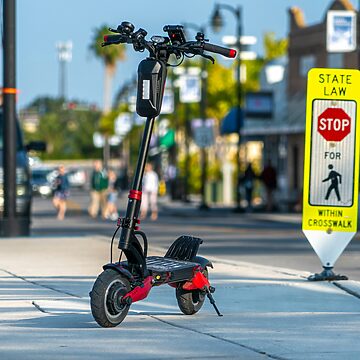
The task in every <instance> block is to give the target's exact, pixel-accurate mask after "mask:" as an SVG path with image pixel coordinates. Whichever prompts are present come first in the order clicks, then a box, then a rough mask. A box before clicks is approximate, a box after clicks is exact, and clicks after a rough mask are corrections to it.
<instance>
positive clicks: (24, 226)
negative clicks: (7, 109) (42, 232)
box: [0, 107, 46, 237]
mask: <svg viewBox="0 0 360 360" xmlns="http://www.w3.org/2000/svg"><path fill="white" fill-rule="evenodd" d="M3 129H4V114H3V110H2V108H1V107H0V237H1V236H3V231H4V226H3V224H2V223H4V222H5V221H6V219H4V169H3V146H4V133H3ZM16 131H17V136H16V216H17V220H18V227H17V233H18V235H19V236H22V235H29V230H30V209H31V186H30V171H29V159H28V155H27V151H28V150H40V151H43V150H45V146H46V145H45V143H43V142H33V143H30V144H28V145H27V146H25V145H24V143H23V139H22V133H21V130H20V126H19V123H18V121H16Z"/></svg>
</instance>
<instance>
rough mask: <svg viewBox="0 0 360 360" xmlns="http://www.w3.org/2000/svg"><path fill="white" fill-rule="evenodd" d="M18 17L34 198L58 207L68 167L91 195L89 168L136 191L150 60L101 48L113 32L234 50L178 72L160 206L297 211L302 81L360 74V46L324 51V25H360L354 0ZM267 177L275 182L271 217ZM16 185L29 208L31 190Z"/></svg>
mask: <svg viewBox="0 0 360 360" xmlns="http://www.w3.org/2000/svg"><path fill="white" fill-rule="evenodd" d="M16 5H17V6H16V8H17V13H16V28H17V30H16V52H17V55H16V71H17V88H18V93H17V96H16V98H17V102H16V109H17V113H18V118H19V123H20V127H21V129H22V133H23V138H24V144H28V143H30V142H33V141H39V140H40V141H44V142H45V143H46V151H42V152H40V151H36V150H35V151H34V150H32V151H30V152H29V153H28V154H29V161H30V167H31V169H32V175H31V187H32V192H33V194H34V195H41V196H43V197H50V196H51V195H52V191H53V189H52V186H53V185H52V183H53V179H54V177H55V176H56V169H57V167H58V166H59V165H60V164H64V165H65V167H66V170H67V173H68V176H69V181H70V186H71V187H72V188H76V189H80V190H84V191H88V190H89V188H90V184H89V181H90V176H91V169H92V164H93V160H94V159H102V160H103V161H104V165H105V167H111V168H113V169H114V170H115V171H116V174H117V177H118V179H119V181H118V183H117V184H118V185H117V186H119V190H120V191H122V190H124V191H125V190H126V189H127V188H128V186H129V181H130V180H131V175H132V173H133V171H134V167H135V164H136V157H137V154H138V149H139V144H140V138H141V134H142V129H143V125H144V119H143V118H140V117H139V116H137V115H136V112H135V100H136V70H137V66H138V63H139V61H141V59H143V58H144V56H145V55H144V54H139V53H135V52H134V51H133V50H132V49H131V48H130V47H126V46H117V47H116V46H114V47H112V48H111V51H108V50H109V49H108V48H101V47H100V44H101V41H102V37H103V35H104V34H106V33H108V31H107V28H108V27H114V28H116V27H117V25H118V24H120V23H121V22H122V21H124V20H126V21H130V22H132V23H134V24H135V27H136V28H138V27H142V28H144V29H146V30H147V31H148V33H149V36H151V35H154V34H159V35H161V34H163V31H162V28H163V26H164V25H166V24H182V25H184V27H185V30H186V35H187V38H188V39H193V38H194V36H195V35H196V33H197V32H198V31H203V32H204V33H205V37H206V38H208V39H210V41H211V42H212V43H215V44H219V45H223V46H230V47H231V46H232V47H235V48H237V49H238V50H239V56H238V58H237V59H235V61H229V60H227V59H225V58H222V57H221V56H218V57H216V63H215V64H214V65H213V64H211V62H202V61H201V59H200V60H199V59H193V60H191V61H189V60H185V61H184V62H183V63H182V64H181V66H179V67H169V69H168V70H169V73H168V81H167V85H166V89H165V95H164V102H163V108H162V114H161V115H160V116H159V118H158V120H157V122H156V128H155V132H154V135H153V138H152V143H151V149H150V153H149V161H151V162H152V163H153V164H154V167H155V170H156V172H157V173H158V175H159V179H160V186H159V195H160V196H163V197H166V199H167V200H168V201H183V202H195V203H196V204H198V205H199V207H200V208H201V209H207V208H209V207H233V208H234V209H236V210H238V211H245V210H246V209H247V208H249V206H251V207H252V210H253V211H265V210H267V211H278V212H300V211H301V202H302V177H303V157H304V131H305V92H306V76H307V72H308V70H309V69H311V68H312V67H331V68H359V58H360V55H359V54H360V52H359V46H357V45H356V39H355V47H354V48H351V49H345V50H339V49H337V50H336V49H335V50H329V49H328V48H327V12H328V11H329V10H341V11H353V13H354V14H356V13H357V9H358V4H356V2H355V1H350V0H335V1H334V0H333V1H330V0H329V1H328V0H323V1H316V2H314V1H313V2H311V1H308V0H302V1H301V0H297V1H296V0H282V1H276V2H269V1H266V0H256V1H231V0H228V1H226V2H220V3H216V2H215V1H212V0H209V1H206V2H205V1H197V2H194V1H188V0H184V1H181V2H171V4H170V3H169V2H168V1H163V0H159V1H157V2H156V4H155V3H154V2H149V1H145V0H137V1H136V2H135V3H134V2H129V3H127V2H124V1H121V2H113V1H102V2H101V3H99V2H98V1H95V0H87V1H82V0H79V1H76V2H73V1H71V2H70V1H69V0H64V1H51V2H49V1H45V0H37V1H36V2H29V1H24V0H18V1H17V4H16ZM355 21H356V20H355ZM357 22H358V20H357ZM349 36H350V37H351V36H353V34H351V35H349ZM357 37H358V38H359V36H357ZM1 60H2V57H1ZM173 63H174V64H175V63H176V61H174V62H173ZM0 128H1V127H0ZM0 144H1V142H0ZM30 148H31V147H30ZM249 164H251V167H252V172H253V173H254V187H253V191H252V194H251V197H250V199H249V196H248V195H247V190H246V184H245V179H246V169H247V168H248V167H249ZM267 166H270V167H271V168H272V169H273V170H274V173H273V174H272V175H271V176H272V178H275V180H274V179H273V182H275V185H274V186H273V189H272V190H271V192H272V193H273V194H272V197H273V199H272V200H271V204H270V205H271V206H268V205H269V204H267V202H269V194H268V193H267V187H268V185H267V184H266V180H264V176H265V175H264V169H265V168H266V167H267ZM1 171H2V170H1ZM1 174H2V172H1ZM17 176H18V177H19V176H21V169H20V168H19V169H18V170H17ZM17 181H18V183H19V184H20V185H21V179H20V180H19V179H18V180H17ZM19 184H18V189H17V195H18V196H21V195H23V193H25V192H26V191H27V190H26V189H25V188H24V189H22V188H21V187H20V188H19ZM2 193H3V191H2ZM3 202H4V201H3V200H2V201H1V202H0V206H2V204H3ZM249 202H250V204H249Z"/></svg>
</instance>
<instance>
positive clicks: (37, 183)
mask: <svg viewBox="0 0 360 360" xmlns="http://www.w3.org/2000/svg"><path fill="white" fill-rule="evenodd" d="M55 177H56V170H55V169H53V168H35V169H32V170H31V188H32V193H33V194H34V195H40V196H42V197H50V196H51V195H52V193H53V190H54V188H53V187H54V186H53V183H54V179H55Z"/></svg>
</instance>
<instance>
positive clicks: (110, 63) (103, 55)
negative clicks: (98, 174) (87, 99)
mask: <svg viewBox="0 0 360 360" xmlns="http://www.w3.org/2000/svg"><path fill="white" fill-rule="evenodd" d="M107 34H109V30H108V26H106V25H102V26H100V27H99V28H96V29H95V30H94V36H93V39H92V43H91V44H90V50H91V51H92V53H93V54H94V55H95V56H96V57H97V58H99V59H101V60H102V61H103V63H104V65H105V73H104V104H103V115H106V114H107V113H109V112H110V111H111V88H112V80H113V78H114V75H115V71H116V65H117V62H118V61H119V60H124V59H125V45H124V44H119V45H113V46H105V47H102V46H101V43H102V42H103V41H104V35H107ZM108 136H109V134H104V137H105V145H104V166H105V167H107V163H108V159H109V155H110V154H109V153H110V148H109V143H108Z"/></svg>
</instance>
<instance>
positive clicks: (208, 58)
mask: <svg viewBox="0 0 360 360" xmlns="http://www.w3.org/2000/svg"><path fill="white" fill-rule="evenodd" d="M199 55H200V56H202V57H203V58H205V59H207V60H210V61H211V62H212V63H213V64H215V59H214V58H213V57H212V56H210V55H207V54H199Z"/></svg>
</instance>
